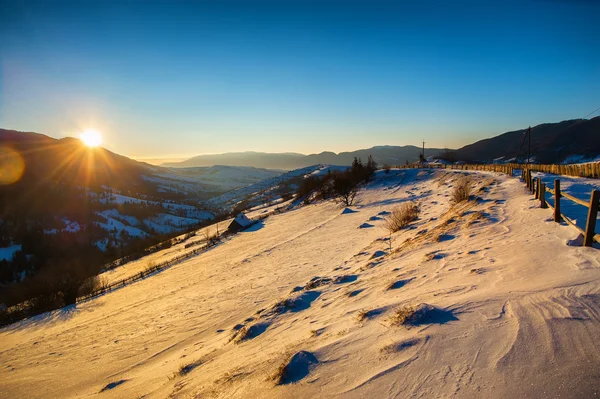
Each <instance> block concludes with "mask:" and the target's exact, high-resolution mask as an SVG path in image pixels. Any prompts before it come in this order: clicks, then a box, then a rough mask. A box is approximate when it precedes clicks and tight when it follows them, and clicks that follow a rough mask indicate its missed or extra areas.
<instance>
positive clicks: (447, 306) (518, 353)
mask: <svg viewBox="0 0 600 399" xmlns="http://www.w3.org/2000/svg"><path fill="white" fill-rule="evenodd" d="M462 175H469V176H471V177H472V178H473V179H474V190H475V193H476V194H477V195H478V196H480V197H481V198H480V200H478V201H471V202H468V203H461V204H459V205H457V206H452V205H451V204H450V203H449V200H448V198H449V194H450V191H451V189H452V186H453V184H454V182H455V181H456V179H457V178H458V177H459V176H462ZM405 201H416V202H418V203H419V204H420V208H421V214H420V218H419V220H417V221H416V222H414V223H413V224H412V225H411V226H409V227H408V228H405V229H403V230H400V231H399V232H397V233H394V234H392V235H391V236H390V234H389V233H388V231H387V230H385V229H384V227H383V224H384V220H383V217H384V216H385V215H386V214H387V212H389V211H391V210H392V209H393V207H394V206H396V205H398V204H401V203H403V202H405ZM352 209H353V210H354V212H352V213H345V214H342V211H343V208H340V207H339V206H338V205H336V204H335V203H333V202H321V203H316V204H312V205H309V206H303V207H297V208H295V209H294V210H291V211H287V212H284V213H281V214H277V215H273V216H270V217H269V218H267V219H266V220H264V221H263V224H262V226H261V227H260V228H258V229H252V231H250V232H242V233H240V234H238V235H236V236H233V237H232V238H231V239H228V240H227V241H225V242H223V243H221V244H220V245H217V246H215V247H213V248H211V249H210V250H208V251H206V252H203V253H200V254H198V255H196V256H194V257H191V258H189V259H187V260H185V261H182V262H181V263H179V264H177V265H175V266H173V267H171V268H168V269H166V270H164V271H162V272H160V273H156V274H154V275H152V276H151V277H149V278H146V279H144V280H141V281H139V282H137V283H134V284H131V285H129V286H126V287H124V288H121V289H119V290H116V291H114V292H112V293H109V294H107V295H104V296H101V297H98V298H96V299H93V300H91V301H88V302H85V303H80V304H77V306H72V307H68V308H65V309H61V310H57V311H53V312H50V313H46V314H43V315H40V316H37V317H34V318H32V319H29V320H25V321H23V322H20V323H16V324H13V325H11V326H8V327H5V328H2V329H0V353H2V357H1V360H0V362H1V367H0V396H2V397H40V396H43V397H48V398H63V397H76V396H77V397H83V396H89V395H97V394H99V393H100V392H102V393H101V394H100V395H101V396H102V397H106V398H120V397H145V398H164V397H169V396H171V397H222V398H229V397H260V398H264V397H267V398H280V397H344V398H360V397H376V398H387V397H390V398H391V397H417V396H418V397H488V398H491V397H499V398H500V397H502V398H504V397H593V396H594V395H596V393H597V389H598V382H599V380H598V375H600V318H599V317H598V315H599V314H600V299H599V298H600V288H599V287H600V285H599V282H600V255H599V253H598V249H597V248H585V247H580V246H569V245H567V242H568V241H570V240H575V239H576V238H577V236H578V232H577V231H576V229H574V228H572V227H570V226H567V225H563V224H557V223H554V222H552V221H551V220H550V219H551V215H552V213H551V211H550V210H548V209H540V208H539V205H538V202H537V201H535V200H534V199H533V197H532V196H531V195H530V194H528V193H527V192H526V190H525V189H524V186H523V184H522V183H521V182H520V181H519V180H518V179H516V178H510V177H507V176H505V175H500V174H495V173H493V172H471V171H469V172H458V171H456V172H454V171H452V172H451V171H443V170H435V171H420V170H417V169H410V170H392V171H390V173H389V174H384V173H382V172H378V174H377V178H376V179H375V180H374V181H373V182H372V183H370V184H369V185H368V186H367V187H366V189H361V190H360V191H359V193H358V195H357V202H356V204H355V205H354V206H352ZM373 216H381V217H380V218H379V220H378V219H376V218H373ZM367 221H368V223H369V224H371V225H373V227H370V228H363V229H360V228H358V227H359V226H361V225H362V224H364V223H366V222H367ZM390 238H391V240H390ZM197 239H200V238H196V237H194V238H192V239H191V240H197ZM390 245H391V250H390ZM183 251H185V249H184V247H183V244H178V245H177V246H174V247H172V248H169V249H166V250H164V251H161V252H159V253H156V254H153V255H152V257H153V258H150V257H147V258H145V259H141V260H138V261H136V262H137V263H134V262H132V263H131V264H128V265H126V266H124V267H122V268H118V269H115V271H114V272H113V273H120V272H121V271H126V270H130V271H131V270H133V269H135V268H141V267H144V264H147V263H148V262H151V261H152V259H156V260H157V261H159V260H160V259H164V258H168V257H170V256H175V255H176V254H177V253H182V252H183ZM375 255H377V256H375ZM133 265H136V266H135V267H134V266H133ZM130 271H129V272H130ZM129 272H128V273H129ZM407 305H410V306H412V307H413V308H414V309H415V310H416V313H415V315H414V316H413V317H409V318H408V322H409V323H408V325H406V326H398V325H394V320H396V319H395V318H394V315H395V313H396V310H397V309H403V307H404V306H407ZM363 311H364V312H363ZM361 315H362V316H361ZM231 338H234V339H233V340H231ZM277 375H279V376H280V377H279V378H277ZM276 382H279V383H280V384H276Z"/></svg>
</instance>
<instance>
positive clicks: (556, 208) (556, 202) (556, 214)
mask: <svg viewBox="0 0 600 399" xmlns="http://www.w3.org/2000/svg"><path fill="white" fill-rule="evenodd" d="M554 221H555V222H556V223H560V180H558V179H556V180H554Z"/></svg>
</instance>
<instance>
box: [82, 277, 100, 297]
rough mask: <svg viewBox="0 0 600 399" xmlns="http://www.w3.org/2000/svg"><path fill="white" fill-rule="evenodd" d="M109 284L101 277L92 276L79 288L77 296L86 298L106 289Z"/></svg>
mask: <svg viewBox="0 0 600 399" xmlns="http://www.w3.org/2000/svg"><path fill="white" fill-rule="evenodd" d="M107 285H108V283H107V282H106V279H104V278H103V277H100V276H92V277H89V278H87V279H85V280H84V282H83V283H82V284H81V285H80V286H79V289H78V290H77V296H78V297H80V296H85V295H89V294H91V293H93V292H96V291H100V290H101V289H102V288H104V287H106V286H107Z"/></svg>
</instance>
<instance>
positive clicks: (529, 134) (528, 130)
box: [527, 126, 531, 165]
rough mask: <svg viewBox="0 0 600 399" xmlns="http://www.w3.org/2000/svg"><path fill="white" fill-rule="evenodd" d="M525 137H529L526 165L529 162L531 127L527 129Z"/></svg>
mask: <svg viewBox="0 0 600 399" xmlns="http://www.w3.org/2000/svg"><path fill="white" fill-rule="evenodd" d="M527 135H528V136H529V149H528V150H527V165H529V162H531V126H529V129H527Z"/></svg>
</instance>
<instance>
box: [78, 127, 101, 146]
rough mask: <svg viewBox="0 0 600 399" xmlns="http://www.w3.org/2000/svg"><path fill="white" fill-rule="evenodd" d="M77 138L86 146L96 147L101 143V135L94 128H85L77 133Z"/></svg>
mask: <svg viewBox="0 0 600 399" xmlns="http://www.w3.org/2000/svg"><path fill="white" fill-rule="evenodd" d="M79 138H80V139H81V141H83V143H84V144H85V145H87V146H88V147H98V146H99V145H100V144H102V136H100V133H98V132H97V131H95V130H86V131H85V132H83V133H81V134H80V135H79Z"/></svg>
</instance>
